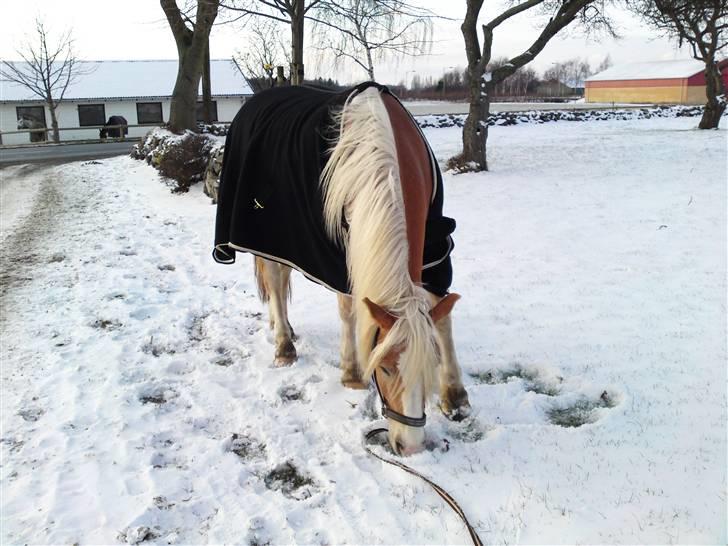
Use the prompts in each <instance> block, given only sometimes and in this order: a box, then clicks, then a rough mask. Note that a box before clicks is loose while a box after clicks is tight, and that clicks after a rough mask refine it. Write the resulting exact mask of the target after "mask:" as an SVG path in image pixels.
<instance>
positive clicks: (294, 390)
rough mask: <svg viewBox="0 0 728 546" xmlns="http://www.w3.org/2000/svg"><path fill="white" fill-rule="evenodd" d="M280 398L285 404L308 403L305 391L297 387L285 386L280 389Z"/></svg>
mask: <svg viewBox="0 0 728 546" xmlns="http://www.w3.org/2000/svg"><path fill="white" fill-rule="evenodd" d="M278 396H279V397H280V399H281V400H282V401H283V403H284V404H286V403H288V402H306V401H307V400H306V398H305V397H304V394H303V391H302V390H301V389H299V388H298V387H297V386H296V385H284V386H282V387H281V388H280V389H278Z"/></svg>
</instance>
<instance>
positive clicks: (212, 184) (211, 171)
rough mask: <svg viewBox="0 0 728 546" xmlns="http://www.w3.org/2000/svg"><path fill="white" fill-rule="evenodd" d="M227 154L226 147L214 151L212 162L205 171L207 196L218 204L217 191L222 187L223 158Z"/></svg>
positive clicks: (210, 161) (211, 156)
mask: <svg viewBox="0 0 728 546" xmlns="http://www.w3.org/2000/svg"><path fill="white" fill-rule="evenodd" d="M224 153H225V146H220V147H219V148H216V149H213V150H212V152H211V153H210V160H209V162H208V163H207V169H206V170H205V179H204V180H205V188H204V191H205V195H207V196H208V197H210V198H211V199H212V202H213V203H217V190H218V188H219V187H220V172H222V158H223V154H224Z"/></svg>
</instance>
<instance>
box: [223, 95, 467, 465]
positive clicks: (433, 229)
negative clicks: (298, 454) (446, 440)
mask: <svg viewBox="0 0 728 546" xmlns="http://www.w3.org/2000/svg"><path fill="white" fill-rule="evenodd" d="M442 193H443V188H442V177H441V174H440V171H439V168H438V167H437V162H436V161H435V159H434V154H433V153H432V151H431V149H430V148H429V145H428V144H427V141H426V140H425V137H424V135H423V134H422V132H421V131H420V129H419V127H418V126H417V124H416V122H415V121H414V119H413V118H412V116H411V115H410V114H409V112H408V111H407V110H406V109H405V108H404V106H403V105H402V104H401V103H400V102H399V100H398V99H397V98H396V97H394V95H392V94H391V93H390V92H389V91H388V90H387V88H386V87H383V86H379V85H378V84H374V83H372V82H367V83H365V84H361V85H359V86H357V87H356V88H354V89H350V90H347V91H344V92H342V93H332V92H329V91H323V90H320V89H315V88H309V87H283V88H275V89H271V90H268V91H264V92H262V93H259V94H257V95H255V96H253V97H252V98H251V99H250V100H249V101H248V102H246V103H245V104H244V105H243V107H242V108H241V110H240V112H239V113H238V115H237V116H236V117H235V119H234V120H233V122H232V124H231V126H230V130H229V132H228V136H227V140H226V144H225V155H224V159H223V168H222V174H221V177H220V190H219V196H218V209H217V224H216V234H215V250H214V251H213V256H214V258H215V259H216V261H218V262H220V263H233V262H234V261H235V252H236V251H242V252H250V253H252V254H254V255H255V272H256V276H257V281H258V288H259V293H260V295H261V298H262V299H263V300H264V301H267V302H268V303H269V308H270V322H271V327H272V328H273V329H274V332H275V346H276V352H275V363H276V364H277V365H280V366H285V365H290V364H291V363H293V362H294V361H295V360H296V358H297V353H296V349H295V345H294V343H293V342H294V340H295V338H294V333H293V329H292V328H291V325H290V323H289V321H288V312H287V304H288V296H289V294H290V273H291V268H295V269H297V270H299V271H301V272H302V273H303V274H304V275H305V276H307V277H308V278H309V279H311V280H314V281H316V282H318V283H320V284H322V285H324V286H326V287H328V288H330V289H332V290H334V291H335V292H337V297H338V305H339V315H340V317H341V368H342V378H341V381H342V383H343V384H344V385H345V386H347V387H350V388H366V385H367V382H369V381H371V382H373V383H374V384H375V385H376V389H377V390H378V392H379V395H380V398H381V400H382V406H383V414H384V416H385V417H387V419H388V424H389V442H390V444H391V447H392V449H393V450H394V451H395V452H396V453H398V454H400V455H409V454H412V453H415V452H417V451H420V450H421V449H422V448H423V447H424V440H425V433H424V424H425V405H426V401H427V400H428V398H429V397H430V395H431V394H434V392H435V391H436V390H437V389H438V385H439V394H440V399H441V401H440V408H441V410H442V411H443V413H444V414H445V415H446V416H447V417H449V418H451V419H455V420H459V419H462V418H463V417H465V416H466V415H467V414H468V413H469V410H470V405H469V402H468V396H467V393H466V391H465V389H464V388H463V385H462V379H461V372H460V368H459V365H458V362H457V357H456V355H455V349H454V344H453V339H452V326H451V320H450V312H451V310H452V308H453V305H454V304H455V302H456V301H457V300H458V298H459V297H460V296H458V295H457V294H454V293H448V289H449V286H450V281H451V279H452V269H451V264H450V257H449V255H450V251H451V250H452V247H453V243H452V238H451V237H450V233H452V231H453V230H454V227H455V222H454V221H453V220H452V219H450V218H446V217H443V216H442V198H443V195H442Z"/></svg>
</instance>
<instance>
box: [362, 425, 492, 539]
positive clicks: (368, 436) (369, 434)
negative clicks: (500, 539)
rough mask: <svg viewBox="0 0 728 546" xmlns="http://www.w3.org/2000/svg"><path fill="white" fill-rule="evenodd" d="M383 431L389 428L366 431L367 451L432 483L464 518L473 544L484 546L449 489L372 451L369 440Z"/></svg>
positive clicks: (365, 447)
mask: <svg viewBox="0 0 728 546" xmlns="http://www.w3.org/2000/svg"><path fill="white" fill-rule="evenodd" d="M382 432H387V429H386V428H375V429H373V430H370V431H369V432H367V433H366V435H365V436H364V449H366V451H367V453H369V455H372V456H374V457H376V458H377V459H379V460H380V461H382V462H384V463H387V464H391V465H392V466H398V467H399V468H401V469H402V470H404V471H405V472H408V473H409V474H412V475H413V476H417V477H418V478H420V479H421V480H423V481H425V482H427V483H428V484H430V486H431V487H432V488H433V489H434V490H435V492H436V493H437V494H438V495H440V496H441V497H442V499H443V500H444V501H445V502H446V503H448V504H449V505H450V508H452V509H453V511H454V512H455V513H456V514H457V515H458V516H460V519H461V520H463V523H464V524H465V527H466V528H467V529H468V533H470V540H472V541H473V544H474V545H475V546H483V543H482V542H481V541H480V537H479V536H478V533H476V532H475V529H473V526H472V525H470V522H469V521H468V518H467V517H466V516H465V512H463V509H462V508H460V505H459V504H458V503H457V502H456V501H455V499H453V498H452V497H451V496H450V494H449V493H448V492H447V491H445V490H444V489H443V488H442V487H440V486H439V485H437V484H436V483H435V482H433V481H432V480H430V479H429V478H426V477H425V476H423V475H422V474H420V473H419V472H417V471H416V470H414V469H413V468H410V467H409V466H407V465H406V464H404V463H400V462H399V461H393V460H390V459H385V458H384V457H382V456H381V455H377V454H376V453H374V451H372V449H371V448H370V447H369V444H368V443H367V442H368V441H369V440H371V439H372V438H374V437H375V436H376V435H377V434H381V433H382Z"/></svg>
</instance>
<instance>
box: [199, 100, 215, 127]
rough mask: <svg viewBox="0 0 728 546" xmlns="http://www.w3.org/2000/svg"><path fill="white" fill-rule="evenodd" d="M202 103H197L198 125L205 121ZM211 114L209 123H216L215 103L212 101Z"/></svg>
mask: <svg viewBox="0 0 728 546" xmlns="http://www.w3.org/2000/svg"><path fill="white" fill-rule="evenodd" d="M204 104H205V103H204V102H202V101H201V100H199V101H197V121H198V123H204V121H205V110H204ZM210 114H211V117H212V119H211V121H212V122H213V123H214V122H216V121H217V101H216V100H214V101H212V112H210Z"/></svg>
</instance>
